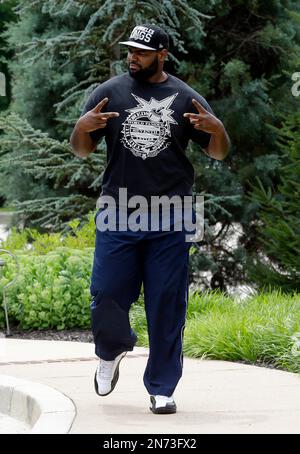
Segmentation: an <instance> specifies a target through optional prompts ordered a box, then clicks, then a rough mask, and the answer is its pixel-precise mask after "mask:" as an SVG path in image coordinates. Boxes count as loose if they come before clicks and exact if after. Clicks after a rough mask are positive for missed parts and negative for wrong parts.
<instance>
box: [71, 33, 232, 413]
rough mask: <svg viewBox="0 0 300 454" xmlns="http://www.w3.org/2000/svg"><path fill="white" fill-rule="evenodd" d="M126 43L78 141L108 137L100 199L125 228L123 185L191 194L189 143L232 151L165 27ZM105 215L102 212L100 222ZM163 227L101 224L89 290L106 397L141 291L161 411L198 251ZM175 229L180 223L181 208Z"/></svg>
mask: <svg viewBox="0 0 300 454" xmlns="http://www.w3.org/2000/svg"><path fill="white" fill-rule="evenodd" d="M120 44H122V45H126V46H127V47H128V56H127V60H128V72H126V73H124V74H121V75H119V76H116V77H112V78H111V79H109V80H108V81H106V82H104V83H102V84H101V85H99V86H98V87H97V88H96V89H95V90H94V91H93V93H92V94H91V96H90V97H89V99H88V101H87V103H86V105H85V107H84V110H83V112H82V114H81V117H80V118H79V120H78V121H77V123H76V125H75V127H74V130H73V132H72V135H71V139H70V142H71V145H72V148H73V150H74V153H75V154H76V155H77V156H80V157H86V156H88V155H89V154H90V153H91V152H93V151H95V149H96V146H97V143H98V141H99V140H100V139H101V138H102V137H105V140H106V144H107V166H106V169H105V171H104V174H103V180H102V192H101V196H100V199H101V197H102V199H105V200H107V197H108V196H109V197H112V198H113V200H115V201H116V215H117V216H116V218H117V224H118V227H120V219H121V214H122V210H123V208H124V207H123V206H122V203H121V202H120V200H118V195H119V190H120V188H121V189H122V188H124V189H126V194H128V195H129V196H130V197H135V196H143V197H144V198H145V200H150V199H151V198H152V197H155V196H156V197H157V196H158V197H161V196H164V197H167V198H170V199H171V198H172V197H173V196H179V197H180V198H183V197H185V196H190V195H191V194H192V186H193V183H194V169H193V166H192V164H191V163H190V161H189V160H188V158H187V156H186V154H185V150H186V147H187V145H188V141H189V140H190V139H191V140H193V141H195V142H197V143H198V144H199V145H200V146H201V148H202V149H203V151H204V152H205V153H206V154H207V155H208V156H210V157H211V158H214V159H218V160H222V159H224V158H225V157H226V155H227V154H228V152H229V138H228V135H227V133H226V131H225V128H224V126H223V124H222V122H221V121H220V120H219V119H218V118H216V116H215V115H214V114H213V112H212V110H211V108H210V106H209V104H208V103H207V102H206V101H205V99H204V98H203V97H202V96H200V95H199V94H198V93H197V92H195V91H194V90H193V89H192V88H190V87H189V86H188V85H187V84H185V83H184V82H183V81H181V80H179V79H178V78H176V77H174V76H172V75H171V74H168V73H167V72H166V71H164V70H163V66H164V61H165V59H166V57H167V55H168V48H169V38H168V35H167V34H166V33H165V32H164V31H163V30H162V29H161V28H160V27H158V26H156V25H152V24H143V25H138V26H136V27H135V28H134V29H133V31H132V33H131V35H130V37H129V39H128V41H125V42H121V43H120ZM127 208H128V207H126V210H127ZM131 208H132V206H131ZM128 213H129V214H130V213H131V211H130V208H129V211H128V212H127V211H126V216H128ZM102 214H103V211H101V210H99V211H98V213H97V215H96V219H95V221H96V224H97V221H99V220H100V218H101V216H102ZM149 215H150V217H151V216H152V217H153V213H149ZM161 221H162V219H161V215H160V214H159V225H160V227H159V228H158V229H156V230H151V228H149V229H148V230H146V231H145V230H136V229H133V230H132V229H130V228H128V227H127V229H121V228H117V229H108V230H103V229H99V228H97V231H96V245H95V254H94V264H93V271H92V278H91V288H90V290H91V295H92V304H91V317H92V329H93V335H94V340H95V347H96V354H97V355H98V357H99V358H100V359H99V364H98V367H97V370H96V373H95V378H94V383H95V390H96V392H97V394H98V395H100V396H106V395H108V394H110V393H111V392H112V391H113V389H114V387H115V386H116V383H117V381H118V378H119V365H120V361H121V360H122V358H123V357H124V356H125V355H126V352H127V351H132V350H133V347H134V345H135V343H136V339H137V338H136V335H135V334H134V332H133V330H132V329H131V327H130V323H129V316H128V314H129V309H130V306H131V304H132V303H133V302H134V301H136V300H137V299H138V297H139V294H140V290H141V286H142V285H143V288H144V297H145V310H146V317H147V324H148V334H149V346H150V353H149V358H148V362H147V367H146V370H145V373H144V385H145V387H146V389H147V391H148V393H149V395H150V401H151V407H150V409H151V411H152V412H153V413H156V414H162V413H164V414H166V413H175V412H176V404H175V401H174V397H173V393H174V390H175V388H176V386H177V383H178V381H179V379H180V377H181V375H182V366H183V355H182V341H183V331H184V326H185V317H186V310H187V301H188V259H189V248H190V243H188V242H187V241H186V236H185V233H186V232H185V230H184V228H183V229H182V230H180V231H179V230H176V229H175V228H173V229H172V228H171V229H170V230H169V231H166V230H164V229H163V228H161ZM170 225H171V227H172V226H173V227H174V225H175V214H174V210H173V211H171V212H170Z"/></svg>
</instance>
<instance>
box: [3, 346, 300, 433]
mask: <svg viewBox="0 0 300 454" xmlns="http://www.w3.org/2000/svg"><path fill="white" fill-rule="evenodd" d="M147 357H148V351H147V350H146V349H143V348H135V350H134V351H133V352H131V353H128V354H127V356H126V357H125V358H124V359H123V361H122V363H121V367H120V379H119V382H118V384H117V386H116V389H115V390H114V392H113V393H112V394H110V395H109V396H106V397H103V398H101V397H99V396H97V395H96V394H95V392H94V388H93V376H94V371H95V368H96V364H97V358H96V357H95V355H94V346H93V344H88V343H77V342H63V341H58V342H57V341H36V340H34V341H32V340H19V339H9V338H8V339H5V338H1V339H0V378H1V376H3V375H4V376H11V377H16V378H19V379H20V378H22V379H24V380H27V381H28V380H29V381H31V382H35V383H36V382H37V383H39V384H41V385H47V386H49V387H51V388H54V389H55V390H57V391H59V392H61V393H63V394H64V395H66V396H68V397H69V398H70V399H71V400H72V401H73V403H74V404H75V407H76V416H75V419H74V421H73V424H72V427H71V429H70V433H71V434H73V433H74V434H77V433H81V434H87V433H89V434H93V433H94V434H114V433H121V434H125V433H126V434H139V433H141V434H147V433H148V434H153V433H154V434H163V433H164V434H166V433H167V434H181V433H184V434H188V433H194V434H201V433H251V434H254V433H299V432H300V375H297V374H291V373H288V372H284V371H279V370H274V369H266V368H262V367H256V366H248V365H244V364H238V363H231V362H225V361H211V360H195V359H189V358H185V359H184V374H183V378H182V379H181V380H180V382H179V384H178V386H177V388H176V392H175V395H174V397H175V399H176V403H177V407H178V412H177V413H176V414H174V415H154V414H152V413H151V412H150V411H149V397H148V394H147V392H146V389H145V388H144V385H143V380H142V377H143V372H144V369H145V366H146V361H147ZM0 423H1V419H0ZM2 433H4V432H2ZM54 433H55V432H54Z"/></svg>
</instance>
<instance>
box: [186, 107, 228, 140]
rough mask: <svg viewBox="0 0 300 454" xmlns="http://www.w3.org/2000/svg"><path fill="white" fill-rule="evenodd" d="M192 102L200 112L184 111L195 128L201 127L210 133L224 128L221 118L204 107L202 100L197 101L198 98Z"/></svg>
mask: <svg viewBox="0 0 300 454" xmlns="http://www.w3.org/2000/svg"><path fill="white" fill-rule="evenodd" d="M192 102H193V104H194V106H195V107H196V109H197V110H198V113H184V114H183V116H184V117H186V118H189V120H190V122H191V124H192V125H194V128H195V129H199V130H201V131H204V132H207V133H209V134H218V133H219V132H221V131H222V130H223V129H224V126H223V123H222V122H221V120H219V119H218V118H217V117H215V116H214V115H213V114H211V113H210V112H208V111H207V110H206V109H204V107H203V106H202V105H201V104H200V102H198V101H196V99H192Z"/></svg>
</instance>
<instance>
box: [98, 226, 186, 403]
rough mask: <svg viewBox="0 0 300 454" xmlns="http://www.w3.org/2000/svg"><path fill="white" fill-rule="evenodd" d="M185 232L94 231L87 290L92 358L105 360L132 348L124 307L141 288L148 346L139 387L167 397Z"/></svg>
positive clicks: (178, 332)
mask: <svg viewBox="0 0 300 454" xmlns="http://www.w3.org/2000/svg"><path fill="white" fill-rule="evenodd" d="M171 225H172V223H171ZM185 234H186V232H185V231H184V230H182V231H147V232H143V231H137V232H133V231H130V230H127V231H124V232H123V231H104V232H103V231H102V232H101V231H99V230H98V229H96V244H95V253H94V264H93V271H92V278H91V288H90V290H91V295H92V304H91V318H92V330H93V335H94V341H95V350H96V355H97V356H99V357H100V358H102V359H104V360H106V361H111V360H113V359H114V358H115V357H116V356H117V355H118V354H120V353H121V352H124V351H131V350H133V347H134V345H135V343H136V340H137V337H136V335H135V334H134V332H133V330H132V329H131V327H130V322H129V309H130V306H131V304H132V303H133V302H135V301H136V300H137V299H138V297H139V294H140V291H141V287H142V284H143V288H144V297H145V311H146V317H147V324H148V335H149V346H150V353H149V358H148V362H147V367H146V370H145V373H144V385H145V387H146V389H147V391H148V393H149V394H153V395H156V394H160V395H165V396H171V395H172V394H173V392H174V390H175V387H176V385H177V383H178V381H179V379H180V377H181V375H182V366H183V354H182V341H183V332H184V325H185V317H186V310H187V304H188V260H189V248H190V246H191V243H189V242H186V241H185Z"/></svg>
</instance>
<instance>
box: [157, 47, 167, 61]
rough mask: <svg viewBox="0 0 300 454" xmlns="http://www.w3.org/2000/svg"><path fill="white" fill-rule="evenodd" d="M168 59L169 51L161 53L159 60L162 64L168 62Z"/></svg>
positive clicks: (164, 50)
mask: <svg viewBox="0 0 300 454" xmlns="http://www.w3.org/2000/svg"><path fill="white" fill-rule="evenodd" d="M167 57H168V51H167V49H163V50H161V51H160V53H159V60H160V61H161V62H164V61H165V60H166V58H167Z"/></svg>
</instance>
